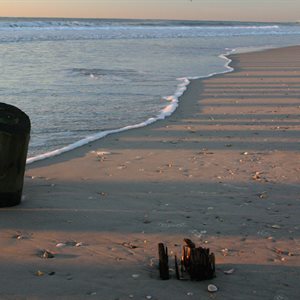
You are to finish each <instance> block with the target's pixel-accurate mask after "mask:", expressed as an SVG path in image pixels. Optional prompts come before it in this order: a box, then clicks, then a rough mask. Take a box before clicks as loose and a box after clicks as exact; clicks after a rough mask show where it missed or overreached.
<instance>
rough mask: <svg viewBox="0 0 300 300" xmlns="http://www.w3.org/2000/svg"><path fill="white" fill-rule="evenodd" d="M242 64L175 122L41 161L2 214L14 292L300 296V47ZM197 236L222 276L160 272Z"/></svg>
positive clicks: (183, 102)
mask: <svg viewBox="0 0 300 300" xmlns="http://www.w3.org/2000/svg"><path fill="white" fill-rule="evenodd" d="M231 58H232V59H233V62H232V63H231V65H232V66H233V67H234V68H235V71H234V72H232V73H228V74H225V75H218V76H214V77H213V78H209V79H204V80H195V81H193V82H192V83H191V85H190V86H189V88H188V90H187V91H186V92H185V94H184V95H183V97H182V98H181V99H180V107H179V109H178V110H177V111H176V113H175V114H173V115H172V116H171V117H170V118H168V119H167V120H164V121H160V122H157V123H155V124H153V125H151V126H148V127H146V128H141V129H136V130H131V131H127V132H123V133H121V134H115V135H111V136H109V137H106V138H105V139H102V140H99V141H97V142H95V143H93V144H91V145H88V146H85V147H82V148H80V149H77V150H75V151H72V152H70V153H66V154H63V155H61V156H59V157H56V158H53V159H48V160H45V161H41V162H38V163H34V164H32V165H29V166H28V170H27V173H26V178H25V186H24V195H25V199H24V201H23V202H22V204H21V205H20V206H18V207H14V208H8V209H1V221H0V224H1V235H0V244H1V252H0V260H1V265H0V272H1V279H0V298H1V299H85V298H94V299H105V300H106V299H108V300H109V299H113V300H115V299H160V300H164V299H178V300H182V299H228V300H229V299H230V300H234V299H246V300H248V299H249V300H250V299H272V300H273V299H274V300H287V299H290V300H292V299H299V297H300V296H299V295H300V286H299V282H300V237H299V226H300V225H299V216H300V208H299V202H300V186H299V182H300V175H299V174H300V172H299V171H300V152H299V146H300V144H299V142H300V136H299V133H300V118H299V117H300V47H289V48H283V49H273V50H267V51H263V52H256V53H248V54H241V55H233V56H232V57H231ZM183 238H190V239H192V240H193V241H194V242H196V243H197V244H198V245H204V246H205V247H209V248H210V249H211V251H212V252H214V253H215V255H216V263H217V277H216V278H215V279H213V280H209V281H204V282H192V281H177V280H176V279H174V278H172V279H170V280H169V281H162V280H160V279H159V275H158V270H157V264H158V259H157V244H158V243H159V242H164V243H165V244H166V245H167V246H168V247H169V252H170V253H177V254H180V253H181V246H182V245H183ZM59 243H61V244H59ZM76 243H79V244H77V245H75V244H76ZM57 244H59V245H58V246H62V247H57ZM44 249H47V250H49V251H50V252H52V253H53V254H54V255H55V257H54V258H48V259H45V258H41V257H40V255H41V253H42V251H43V250H44ZM170 265H171V268H173V259H171V260H170ZM231 268H234V273H233V274H231V275H225V274H224V273H223V272H224V270H228V269H231ZM38 271H40V273H37V272H38ZM37 275H41V276H37ZM209 283H213V284H215V285H216V286H218V288H219V290H218V292H217V293H214V294H209V293H208V292H207V285H208V284H209ZM18 297H19V298H18Z"/></svg>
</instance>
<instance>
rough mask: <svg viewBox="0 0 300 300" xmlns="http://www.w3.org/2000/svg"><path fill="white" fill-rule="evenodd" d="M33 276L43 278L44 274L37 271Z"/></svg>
mask: <svg viewBox="0 0 300 300" xmlns="http://www.w3.org/2000/svg"><path fill="white" fill-rule="evenodd" d="M35 275H36V276H44V275H45V273H44V272H42V271H40V270H38V271H36V273H35Z"/></svg>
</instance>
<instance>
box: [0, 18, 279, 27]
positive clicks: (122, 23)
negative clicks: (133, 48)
mask: <svg viewBox="0 0 300 300" xmlns="http://www.w3.org/2000/svg"><path fill="white" fill-rule="evenodd" d="M105 27H119V28H128V27H129V28H133V27H142V28H143V27H156V28H157V27H162V28H166V27H177V28H180V27H187V28H197V27H199V28H204V27H210V28H212V27H218V28H220V27H223V28H233V27H235V28H252V29H253V28H255V29H276V28H279V25H278V24H269V23H254V22H229V21H227V22H225V21H223V22H221V21H184V20H183V21H176V20H127V19H49V18H0V28H14V29H17V28H20V29H21V28H24V29H26V28H27V29H28V28H53V29H57V28H73V29H76V28H77V29H78V28H79V29H80V28H85V29H87V28H105Z"/></svg>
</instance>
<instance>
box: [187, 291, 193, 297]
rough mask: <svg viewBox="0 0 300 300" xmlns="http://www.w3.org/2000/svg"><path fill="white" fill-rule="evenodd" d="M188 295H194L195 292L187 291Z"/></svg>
mask: <svg viewBox="0 0 300 300" xmlns="http://www.w3.org/2000/svg"><path fill="white" fill-rule="evenodd" d="M186 295H187V296H193V295H194V293H192V292H187V293H186Z"/></svg>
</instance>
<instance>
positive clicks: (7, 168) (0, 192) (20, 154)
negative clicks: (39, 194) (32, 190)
mask: <svg viewBox="0 0 300 300" xmlns="http://www.w3.org/2000/svg"><path fill="white" fill-rule="evenodd" d="M30 128H31V125H30V119H29V117H28V116H27V115H26V114H25V113H24V112H23V111H21V110H20V109H19V108H17V107H15V106H12V105H9V104H5V103H0V207H5V206H14V205H17V204H19V203H20V202H21V198H22V190H23V182H24V173H25V165H26V157H27V150H28V144H29V138H30Z"/></svg>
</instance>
